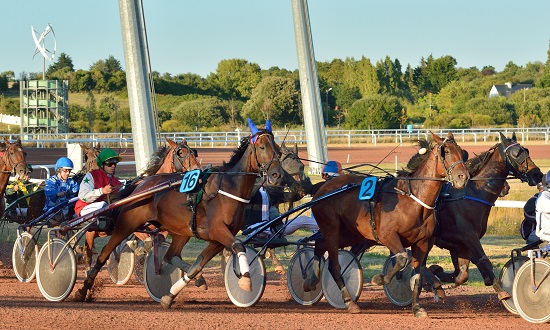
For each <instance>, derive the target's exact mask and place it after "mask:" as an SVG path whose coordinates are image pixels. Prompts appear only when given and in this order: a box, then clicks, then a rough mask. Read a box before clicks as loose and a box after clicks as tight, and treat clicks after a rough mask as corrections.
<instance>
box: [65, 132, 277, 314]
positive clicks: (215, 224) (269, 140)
mask: <svg viewBox="0 0 550 330" xmlns="http://www.w3.org/2000/svg"><path fill="white" fill-rule="evenodd" d="M266 126H267V125H266ZM251 129H252V135H251V136H249V137H245V138H243V139H242V140H241V144H240V146H239V148H238V149H237V150H236V151H235V152H234V154H233V156H232V157H231V159H230V160H229V162H228V163H224V164H223V165H222V166H220V167H216V168H212V169H210V170H209V171H208V172H204V173H203V174H205V173H206V174H208V173H209V175H208V176H203V177H202V178H201V183H200V185H199V188H200V192H199V193H200V195H202V198H201V199H200V200H198V197H196V203H195V204H193V203H192V204H191V205H190V203H189V198H188V197H189V196H188V194H186V193H180V192H179V190H176V189H168V190H165V191H163V192H160V193H157V194H155V195H153V196H151V197H149V198H146V199H143V200H141V201H140V202H136V203H134V204H130V205H127V206H125V207H123V208H122V210H121V211H120V214H119V216H118V218H117V221H116V225H115V229H114V231H113V233H112V236H111V238H110V239H109V242H108V243H107V244H106V245H105V247H104V248H103V250H102V251H101V253H100V255H99V256H98V258H97V261H96V264H95V266H94V267H93V268H92V270H91V271H90V272H89V274H88V276H87V278H86V279H85V280H84V285H83V287H82V288H81V289H79V290H78V291H77V292H76V293H75V299H76V300H77V301H82V300H84V299H85V298H86V295H87V291H88V290H89V289H90V288H91V287H92V286H93V283H94V280H95V278H96V276H97V274H98V272H99V271H100V269H101V268H102V267H103V265H104V264H105V262H106V261H107V258H108V257H109V255H110V253H111V252H112V251H113V250H114V249H115V248H116V247H117V246H118V245H119V244H120V242H122V241H123V240H124V239H125V238H126V237H128V236H129V235H130V234H131V233H133V232H134V231H136V230H137V229H139V228H140V227H141V226H143V225H144V224H145V223H147V222H148V221H149V220H150V219H155V223H157V224H158V225H159V226H160V228H161V230H168V231H169V232H170V233H171V234H172V238H173V240H172V243H171V245H170V247H169V249H168V251H167V253H166V255H165V261H168V262H170V263H172V264H173V265H175V266H177V267H179V268H181V269H183V270H184V271H185V270H186V266H185V265H183V264H182V262H181V257H180V256H179V252H180V251H181V250H182V248H183V246H184V245H185V244H186V243H187V241H188V240H189V238H191V237H198V238H200V239H203V240H206V241H208V242H209V245H208V246H207V247H206V248H205V249H204V250H203V251H202V253H201V254H200V255H199V256H198V257H197V260H196V261H195V262H194V263H193V265H191V267H190V268H189V269H187V271H186V272H185V273H184V277H183V278H181V279H180V280H179V281H178V282H176V284H174V286H173V287H172V289H171V290H170V296H165V297H163V298H162V305H163V307H165V308H169V307H170V306H171V304H172V302H173V299H174V297H175V296H176V295H177V294H178V293H179V292H180V291H181V289H183V287H185V285H187V283H188V282H189V281H190V280H191V279H193V278H194V277H195V276H197V274H198V273H200V271H201V270H202V268H203V267H204V265H205V264H206V263H207V262H208V261H210V259H212V257H214V256H215V255H216V254H217V253H219V252H220V251H221V250H222V249H223V248H224V247H226V248H229V249H231V250H232V251H233V253H235V254H237V255H238V256H239V265H240V266H241V273H242V274H243V276H242V278H241V279H240V280H239V285H240V286H241V287H242V288H243V289H244V290H249V291H250V290H251V281H250V274H249V272H248V271H247V269H246V268H247V266H248V261H247V260H246V255H245V246H244V245H243V244H242V242H240V241H239V240H238V239H236V238H235V235H236V234H237V232H238V231H239V230H240V229H241V228H242V225H243V221H244V217H243V212H244V206H245V205H246V203H247V199H249V198H250V197H251V193H252V189H253V187H254V183H255V181H256V177H257V176H258V174H261V175H262V176H264V177H265V180H267V183H268V184H269V185H280V184H281V181H282V176H283V171H282V168H281V164H280V162H279V159H278V155H279V146H277V144H276V143H275V142H274V137H273V134H272V133H271V130H270V129H267V130H258V129H257V128H255V126H253V127H251ZM181 178H182V175H181V174H178V173H176V174H170V175H156V176H152V177H149V178H146V179H145V180H144V181H143V182H142V183H141V184H140V185H139V186H138V187H137V188H136V190H135V191H134V193H136V192H137V191H143V190H145V189H148V187H154V186H157V185H158V184H162V183H167V182H172V181H177V180H178V179H180V180H181ZM197 195H198V194H197ZM194 219H195V220H196V221H194Z"/></svg>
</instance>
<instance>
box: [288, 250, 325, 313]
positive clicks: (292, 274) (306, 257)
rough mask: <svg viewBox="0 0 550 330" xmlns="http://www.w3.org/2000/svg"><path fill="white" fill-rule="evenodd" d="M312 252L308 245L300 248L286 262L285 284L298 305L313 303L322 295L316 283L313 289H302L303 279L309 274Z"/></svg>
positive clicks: (321, 290) (319, 286)
mask: <svg viewBox="0 0 550 330" xmlns="http://www.w3.org/2000/svg"><path fill="white" fill-rule="evenodd" d="M313 255H314V252H313V249H312V248H310V247H304V248H300V249H298V250H297V251H296V253H294V255H293V256H292V258H291V259H290V262H289V264H288V273H287V278H286V280H287V286H288V290H289V291H290V295H291V296H292V298H293V299H294V300H295V301H296V302H297V303H299V304H300V305H306V306H309V305H314V304H316V303H318V302H319V300H321V298H322V297H323V289H322V288H321V285H317V287H316V288H315V290H312V291H310V292H305V291H304V281H305V280H306V278H307V276H308V274H309V271H308V270H309V268H311V267H312V264H311V260H312V258H313Z"/></svg>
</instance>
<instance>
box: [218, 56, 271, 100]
mask: <svg viewBox="0 0 550 330" xmlns="http://www.w3.org/2000/svg"><path fill="white" fill-rule="evenodd" d="M261 77H262V76H261V69H260V66H259V65H258V64H256V63H250V62H248V61H247V60H243V59H231V60H222V61H220V63H218V67H217V69H216V73H214V74H210V75H209V76H208V78H207V80H209V81H210V83H211V84H212V86H214V87H216V88H217V89H218V90H219V91H220V93H221V96H225V97H228V98H230V99H247V98H249V97H250V95H251V94H252V89H253V88H254V87H255V86H257V85H258V83H259V82H260V80H261Z"/></svg>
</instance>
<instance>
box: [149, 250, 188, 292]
mask: <svg viewBox="0 0 550 330" xmlns="http://www.w3.org/2000/svg"><path fill="white" fill-rule="evenodd" d="M168 247H170V244H169V243H167V242H161V243H159V245H158V254H157V256H156V257H155V254H154V249H152V250H151V251H150V252H149V253H147V256H146V257H145V264H144V266H143V281H144V284H145V289H146V290H147V293H148V294H149V296H151V298H153V300H154V301H156V302H160V299H161V298H162V297H163V296H165V295H167V294H169V293H170V288H171V287H172V285H173V284H174V283H176V282H177V281H178V280H179V279H180V278H181V277H182V276H183V272H182V270H181V269H179V268H177V267H176V266H173V265H171V264H169V263H166V262H164V255H165V254H166V252H167V251H168ZM155 259H156V260H157V265H159V266H160V269H156V267H155Z"/></svg>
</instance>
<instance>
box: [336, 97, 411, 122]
mask: <svg viewBox="0 0 550 330" xmlns="http://www.w3.org/2000/svg"><path fill="white" fill-rule="evenodd" d="M401 109H402V106H401V103H400V102H399V100H398V98H397V97H395V96H386V95H371V96H367V97H364V98H362V99H361V100H358V101H356V102H355V103H353V105H352V106H351V108H350V109H349V111H348V113H347V115H346V123H347V125H348V126H350V127H355V128H357V129H384V128H399V124H400V122H399V117H400V114H401Z"/></svg>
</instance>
